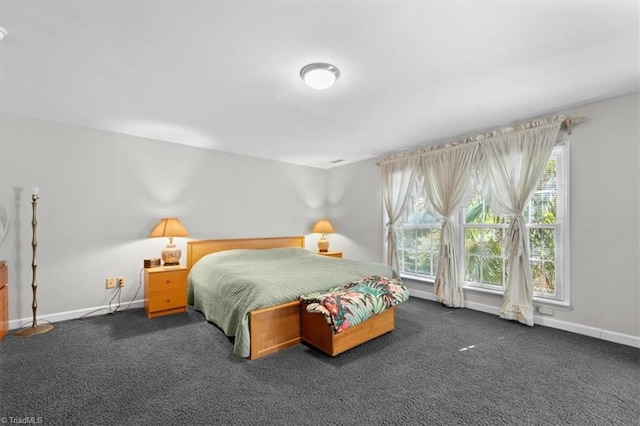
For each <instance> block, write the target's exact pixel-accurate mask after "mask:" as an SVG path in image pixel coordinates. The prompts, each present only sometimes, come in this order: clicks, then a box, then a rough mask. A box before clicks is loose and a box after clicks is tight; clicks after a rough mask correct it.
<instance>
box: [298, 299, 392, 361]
mask: <svg viewBox="0 0 640 426" xmlns="http://www.w3.org/2000/svg"><path fill="white" fill-rule="evenodd" d="M395 312H396V306H392V307H391V308H389V309H386V310H384V311H383V312H381V313H379V314H378V315H374V316H372V317H371V318H369V319H367V320H366V321H363V322H361V323H360V324H356V325H354V326H352V327H349V328H347V329H346V330H344V331H343V332H341V333H338V334H333V331H332V330H331V327H330V326H329V324H327V320H326V319H325V317H324V315H321V314H318V313H310V312H307V303H305V302H302V303H301V304H300V334H301V338H302V341H303V342H305V343H307V344H309V345H311V346H313V347H315V348H318V349H320V350H321V351H322V352H325V353H326V354H329V355H331V356H336V355H338V354H340V353H342V352H344V351H347V350H349V349H352V348H355V347H356V346H358V345H360V344H362V343H364V342H368V341H369V340H372V339H375V338H376V337H379V336H382V335H383V334H386V333H389V332H390V331H393V330H394V329H395Z"/></svg>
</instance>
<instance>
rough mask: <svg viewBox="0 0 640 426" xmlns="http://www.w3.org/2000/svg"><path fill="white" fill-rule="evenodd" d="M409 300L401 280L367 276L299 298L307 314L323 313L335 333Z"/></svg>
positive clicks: (407, 292) (407, 291)
mask: <svg viewBox="0 0 640 426" xmlns="http://www.w3.org/2000/svg"><path fill="white" fill-rule="evenodd" d="M408 298H409V290H408V289H407V288H406V287H405V286H404V284H403V283H402V280H401V279H400V278H392V279H389V278H386V277H381V276H368V277H364V278H361V279H359V280H356V281H352V282H350V283H349V284H345V285H342V286H339V287H335V288H332V289H330V290H329V291H327V292H326V293H310V294H307V295H304V296H300V300H301V301H303V302H306V303H308V305H307V312H312V313H313V312H315V313H320V314H323V315H324V316H325V318H326V320H327V323H328V324H329V325H330V326H331V329H332V331H333V333H334V334H338V333H340V332H342V331H344V330H346V329H347V328H349V327H351V326H354V325H356V324H359V323H361V322H363V321H366V320H367V319H369V318H371V317H372V316H374V315H376V314H379V313H380V312H382V311H384V310H386V309H389V308H390V307H392V306H395V305H397V304H399V303H401V302H404V301H405V300H407V299H408Z"/></svg>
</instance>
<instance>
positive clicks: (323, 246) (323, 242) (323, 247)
mask: <svg viewBox="0 0 640 426" xmlns="http://www.w3.org/2000/svg"><path fill="white" fill-rule="evenodd" d="M318 251H319V252H320V253H325V252H328V251H329V240H327V239H326V238H324V237H323V238H320V240H318Z"/></svg>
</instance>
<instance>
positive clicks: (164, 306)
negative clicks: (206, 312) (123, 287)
mask: <svg viewBox="0 0 640 426" xmlns="http://www.w3.org/2000/svg"><path fill="white" fill-rule="evenodd" d="M144 311H145V312H146V313H147V317H149V318H155V317H160V316H163V315H170V314H175V313H178V312H187V268H185V267H184V266H167V267H164V266H160V267H158V268H147V269H145V270H144Z"/></svg>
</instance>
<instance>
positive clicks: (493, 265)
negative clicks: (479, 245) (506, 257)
mask: <svg viewBox="0 0 640 426" xmlns="http://www.w3.org/2000/svg"><path fill="white" fill-rule="evenodd" d="M483 263H484V265H483V267H482V282H484V283H486V284H493V285H499V286H502V285H503V282H504V270H503V268H502V265H503V259H502V258H501V257H487V258H485V261H484V262H483Z"/></svg>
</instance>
